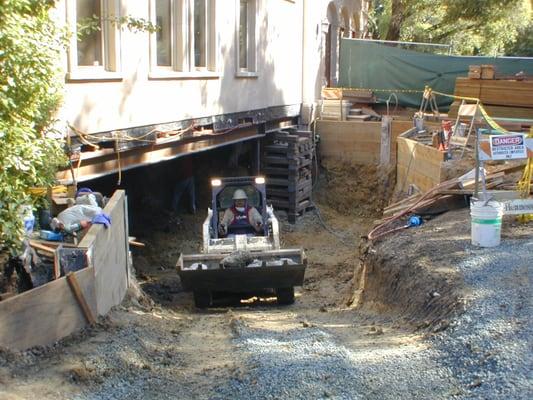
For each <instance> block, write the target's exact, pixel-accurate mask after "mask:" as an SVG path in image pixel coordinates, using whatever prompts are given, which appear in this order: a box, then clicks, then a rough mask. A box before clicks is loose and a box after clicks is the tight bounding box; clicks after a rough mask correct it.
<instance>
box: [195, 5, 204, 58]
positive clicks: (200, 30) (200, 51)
mask: <svg viewBox="0 0 533 400" xmlns="http://www.w3.org/2000/svg"><path fill="white" fill-rule="evenodd" d="M205 2H206V0H194V25H193V30H194V66H195V67H197V68H206V67H207V62H206V48H207V41H206V39H207V35H206V31H207V24H206V19H207V18H206V12H207V9H206V4H205Z"/></svg>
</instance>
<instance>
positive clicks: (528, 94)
mask: <svg viewBox="0 0 533 400" xmlns="http://www.w3.org/2000/svg"><path fill="white" fill-rule="evenodd" d="M455 95H456V96H461V97H475V98H478V99H480V100H481V102H482V103H483V105H484V106H485V108H486V110H487V112H488V113H489V114H490V115H491V116H492V117H501V118H526V119H533V80H513V79H491V80H489V79H468V78H457V79H456V81H455ZM460 103H461V102H460V101H459V100H457V101H455V102H454V103H453V104H452V105H451V107H450V111H449V113H448V115H449V116H453V117H454V116H456V115H457V110H458V108H459V105H460Z"/></svg>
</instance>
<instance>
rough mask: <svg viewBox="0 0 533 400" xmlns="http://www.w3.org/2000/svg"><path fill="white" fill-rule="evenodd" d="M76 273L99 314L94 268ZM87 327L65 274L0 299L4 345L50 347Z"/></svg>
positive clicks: (0, 335)
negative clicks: (7, 297) (28, 289)
mask: <svg viewBox="0 0 533 400" xmlns="http://www.w3.org/2000/svg"><path fill="white" fill-rule="evenodd" d="M74 275H75V276H76V279H77V281H78V283H79V285H80V288H81V291H82V293H83V296H84V297H85V300H86V301H87V303H88V305H89V308H90V309H91V311H92V312H93V313H94V314H96V293H95V278H94V268H92V267H90V268H85V269H83V270H80V271H77V272H74ZM84 326H86V320H85V317H84V316H83V313H82V311H81V308H80V306H79V305H78V303H77V301H76V298H75V297H74V295H73V293H72V290H71V289H70V287H69V285H68V282H67V280H66V278H65V277H63V278H59V279H57V280H55V281H52V282H49V283H47V284H45V285H43V286H39V287H37V288H35V289H32V290H30V291H28V292H24V293H21V294H19V295H17V296H14V297H11V298H9V299H6V300H4V301H1V302H0V347H6V348H9V349H14V350H25V349H27V348H30V347H33V346H46V345H49V344H52V343H54V342H56V341H57V340H59V339H61V338H63V337H65V336H68V335H70V334H71V333H73V332H76V331H77V330H79V329H81V328H83V327H84Z"/></svg>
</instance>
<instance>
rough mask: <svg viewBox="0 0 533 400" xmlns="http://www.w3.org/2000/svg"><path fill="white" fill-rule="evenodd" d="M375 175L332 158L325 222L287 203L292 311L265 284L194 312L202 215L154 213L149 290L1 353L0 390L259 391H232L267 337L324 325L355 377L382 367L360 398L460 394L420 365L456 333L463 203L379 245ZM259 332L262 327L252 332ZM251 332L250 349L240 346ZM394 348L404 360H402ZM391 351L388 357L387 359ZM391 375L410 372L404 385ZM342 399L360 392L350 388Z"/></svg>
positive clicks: (249, 374)
mask: <svg viewBox="0 0 533 400" xmlns="http://www.w3.org/2000/svg"><path fill="white" fill-rule="evenodd" d="M369 173H370V174H373V175H371V176H372V177H376V173H377V172H376V171H375V170H374V171H370V170H369V169H368V168H361V167H357V166H342V165H340V166H339V165H337V166H330V169H329V173H328V175H327V179H325V180H323V181H321V182H320V184H319V187H318V189H317V190H319V191H320V195H318V196H315V197H316V198H315V201H316V204H317V205H318V209H319V212H320V216H321V217H320V218H319V217H318V214H317V213H316V212H309V213H307V214H306V215H304V216H303V217H301V218H300V219H299V220H298V222H297V224H295V225H290V224H288V223H287V221H286V216H285V215H284V213H282V212H280V213H279V217H280V220H281V226H282V246H283V247H287V248H288V247H303V248H304V249H305V251H306V253H307V256H308V260H309V265H308V268H307V271H306V276H305V282H304V285H303V287H302V288H298V289H297V290H296V302H295V304H294V305H291V306H286V307H279V306H277V305H276V304H275V300H274V299H273V298H272V296H271V295H269V294H268V293H262V294H257V295H255V296H254V297H250V298H246V299H242V300H240V301H239V300H235V299H229V300H231V301H228V299H222V300H221V302H220V303H218V305H217V306H216V307H213V308H210V309H209V310H204V311H200V310H197V309H195V307H194V305H193V300H192V295H191V294H190V293H186V292H184V291H183V290H182V288H181V285H180V281H179V278H178V276H177V274H176V270H175V264H176V261H177V259H178V256H179V253H181V252H184V253H195V252H198V250H199V247H200V237H201V231H200V230H201V223H202V222H203V219H204V215H202V213H200V212H199V213H198V214H196V215H189V214H184V215H180V216H179V217H172V215H170V214H168V213H166V212H163V211H161V212H159V213H155V212H154V213H153V214H152V215H151V216H150V218H149V219H146V221H147V222H146V224H145V226H144V230H143V231H141V232H136V233H135V236H136V237H137V240H138V241H140V242H144V243H146V247H145V248H133V249H132V252H133V260H134V267H135V268H136V271H137V277H138V282H139V284H140V287H141V288H142V290H143V291H144V292H145V293H146V295H147V297H144V298H143V297H142V296H141V297H139V293H137V294H134V295H131V296H130V297H129V299H128V300H127V301H125V302H124V303H123V304H122V305H121V306H119V307H116V308H115V309H114V310H113V311H112V312H111V313H110V314H109V315H108V316H107V317H106V318H104V319H102V320H101V321H100V323H99V325H98V326H97V327H96V328H93V329H88V330H86V331H84V332H82V333H80V334H78V335H74V336H73V337H70V338H67V339H65V340H63V341H62V342H61V343H58V344H56V345H54V346H50V347H47V348H36V349H30V350H28V351H26V352H22V353H12V352H9V351H5V350H4V351H2V352H0V384H1V385H0V399H126V398H128V399H137V398H157V399H175V398H184V399H186V398H187V399H188V398H191V399H192V398H195V399H196V398H198V399H208V398H209V399H211V398H213V399H218V398H220V399H222V398H250V396H249V395H244V394H243V395H242V396H241V395H235V394H232V395H231V397H230V396H229V395H226V394H227V393H230V392H231V390H233V389H232V388H235V385H237V386H239V385H240V386H239V387H241V386H242V385H245V386H246V387H247V388H252V389H251V390H252V392H253V386H254V385H257V384H258V382H257V381H255V382H254V379H255V378H254V376H255V375H254V371H255V370H254V368H256V366H257V365H256V364H253V363H252V364H250V360H251V359H250V352H252V353H253V352H254V351H256V350H258V349H259V348H260V343H262V342H260V341H261V340H266V339H265V337H264V336H266V337H268V338H270V340H275V341H276V343H277V345H280V346H281V347H283V346H284V344H283V342H282V341H279V337H280V336H279V335H281V337H284V338H287V337H291V336H294V335H296V336H295V337H296V338H297V339H296V340H304V339H298V338H300V336H298V335H300V333H302V332H303V331H302V330H308V331H309V332H311V333H313V332H319V333H320V334H318V333H317V335H318V336H317V338H313V340H314V341H318V342H320V341H321V340H323V339H322V338H323V337H325V336H323V335H327V337H328V338H331V340H332V341H334V342H335V344H336V345H338V346H340V347H342V348H343V349H345V350H343V352H348V353H349V354H352V356H350V357H352V358H354V357H355V358H357V357H359V358H361V357H363V356H362V355H364V357H363V358H361V359H362V360H364V362H363V364H362V365H360V366H359V367H358V368H360V369H359V373H360V375H361V376H371V377H372V379H370V380H369V381H368V382H367V383H365V385H368V387H367V386H365V388H366V389H365V390H366V391H365V394H364V396H365V397H364V398H375V399H378V398H396V397H395V396H398V393H405V395H406V396H408V397H409V393H410V394H411V395H413V393H415V392H409V390H410V389H409V387H411V386H410V385H412V387H416V388H417V389H416V393H427V392H424V390H425V389H426V388H425V387H422V388H420V384H421V383H420V382H424V383H422V384H427V385H429V387H430V388H431V389H432V390H437V391H436V392H434V393H437V394H436V395H435V396H429V397H434V398H443V395H442V393H445V392H442V393H440V394H439V392H438V390H440V388H443V387H446V393H448V392H450V393H460V390H458V389H456V387H455V383H454V381H453V379H451V378H450V380H448V381H446V383H445V384H444V383H443V382H441V381H439V380H438V379H440V378H435V377H432V378H431V379H429V378H428V382H427V383H425V381H424V380H422V381H421V380H420V379H418V376H419V374H418V371H420V370H428V371H429V370H431V369H432V368H433V364H427V365H426V364H425V360H426V357H425V354H426V353H424V351H426V350H425V349H426V348H427V347H428V346H429V344H428V341H427V336H428V335H437V334H439V332H442V331H444V330H446V328H447V326H448V324H449V321H450V320H452V319H453V318H455V316H456V315H458V313H460V312H461V310H462V308H463V307H464V304H465V303H464V302H463V301H462V299H463V298H464V295H465V291H466V290H467V289H466V288H465V286H464V283H463V280H462V277H461V274H460V273H459V272H458V271H457V269H455V268H453V265H454V263H455V262H456V261H457V260H459V259H461V258H463V257H465V256H466V255H465V254H466V253H465V252H466V250H467V249H466V248H467V247H468V244H467V228H465V226H466V222H465V221H466V216H465V213H466V212H467V211H466V210H464V211H459V212H451V213H447V214H444V215H442V216H440V217H438V218H435V219H434V220H432V221H430V222H429V223H428V224H425V225H423V226H422V227H420V228H417V229H410V230H406V231H403V232H400V233H397V234H394V235H391V236H389V237H386V238H384V239H383V240H382V241H380V242H378V243H375V244H372V245H371V244H369V243H365V242H364V241H363V242H361V237H362V236H364V235H366V233H368V231H369V229H370V226H371V224H372V221H373V220H374V219H376V218H377V217H378V216H379V211H380V207H382V205H383V204H385V203H386V198H382V197H381V196H383V197H386V194H388V193H390V191H391V190H392V185H390V184H389V182H388V180H387V179H374V178H371V179H368V176H369V175H368V174H369ZM363 176H366V179H365V178H364V177H363ZM352 181H353V182H356V183H355V184H354V183H352ZM376 182H377V183H376ZM509 225H510V226H511V228H510V230H508V231H507V232H506V235H511V234H513V235H514V234H519V235H525V236H527V235H530V232H531V228H530V227H526V228H524V227H521V226H515V225H513V223H510V222H509ZM452 232H453V235H452ZM452 236H455V237H454V238H452ZM504 237H505V236H504ZM250 332H252V333H253V335H255V334H256V333H257V332H260V333H261V335H264V336H257V337H256V336H253V335H252V337H251V338H248V336H247V335H250ZM321 335H322V336H321ZM243 338H244V339H246V340H245V341H246V343H248V344H247V346H252V348H251V350H250V348H247V347H246V346H244V347H243V344H242V341H243ZM254 338H255V339H254ZM254 340H255V342H254ZM328 340H329V339H328ZM250 343H251V344H250ZM254 343H256V344H257V345H255V344H254ZM266 343H270V342H268V341H267V342H266ZM279 343H281V344H279ZM313 343H315V342H313ZM277 345H276V346H277ZM254 346H255V347H254ZM268 346H271V345H268ZM305 349H307V347H304V352H305V351H307V350H305ZM327 351H329V350H327ZM348 353H346V354H348ZM342 354H344V353H342ZM353 354H355V355H353ZM406 354H407V355H406ZM417 354H418V358H417V357H415V355H417ZM397 355H401V357H402V358H401V366H400V364H397V363H396V362H395V361H394V360H395V357H396V356H397ZM411 355H413V356H411ZM289 357H290V355H289ZM295 357H296V355H295ZM302 357H303V356H302ZM412 357H414V358H412ZM355 358H354V359H355ZM419 359H422V360H424V361H423V363H422V364H420V362H422V361H416V360H419ZM252 360H253V358H252ZM261 360H262V359H260V360H259V361H258V362H259V363H260V362H262V361H261ZM379 360H382V361H379ZM387 360H388V361H387ZM391 360H392V363H393V365H392V366H390V367H388V368H384V369H383V370H382V369H380V366H381V365H382V363H385V362H386V361H387V362H391ZM410 360H411V361H412V364H409V362H410ZM354 362H355V361H354ZM312 364H313V370H315V369H317V368H316V366H318V367H319V368H318V370H320V368H322V366H321V364H320V360H318V361H316V360H313V363H312ZM315 364H316V366H315ZM334 364H336V363H334ZM396 366H398V368H400V370H401V371H403V369H404V368H408V370H409V371H411V370H412V371H411V372H409V373H408V374H407V372H406V375H405V376H404V375H401V374H402V373H403V372H400V373H399V374H400V375H398V377H397V379H399V380H396V381H395V380H394V379H392V376H391V374H394V373H395V372H394V371H395V369H396ZM406 366H407V367H406ZM334 367H335V366H333V368H334ZM295 368H297V367H295ZM301 368H303V367H301ZM328 368H330V367H328ZM343 368H344V367H343ZM365 368H370V369H365ZM409 368H410V369H409ZM333 371H335V369H333ZM343 371H344V370H343ZM355 371H356V372H357V369H356V370H355ZM382 371H383V372H382ZM391 371H392V372H391ZM406 371H407V370H406ZM413 371H414V372H413ZM342 373H344V372H342V371H341V372H338V371H337V372H331V371H329V370H328V375H327V376H329V378H328V377H327V376H326V377H325V378H324V379H326V380H325V381H324V383H323V384H322V385H323V386H322V387H324V391H323V392H321V393H318V392H317V393H315V392H305V391H303V392H302V393H299V394H298V395H297V396H296V395H295V396H292V395H287V394H283V393H289V390H290V388H289V387H288V388H287V391H285V389H283V391H282V392H276V393H281V394H280V395H279V396H278V398H280V397H284V396H285V398H293V397H296V398H324V397H329V395H328V393H329V390H330V389H331V388H332V387H333V386H332V385H333V383H331V382H333V381H335V376H336V374H339V375H338V376H339V377H341V378H340V380H341V381H342V380H343V379H345V378H344V375H342ZM304 375H305V370H304ZM439 376H440V375H439ZM250 379H251V381H250ZM299 379H300V378H299ZM395 379H396V378H395ZM432 379H435V381H433V380H432ZM447 379H448V378H447ZM404 380H406V381H405V382H404ZM284 382H285V381H284ZM286 382H287V385H288V386H291V385H292V386H294V382H292V383H291V381H286ZM328 382H329V383H328ZM390 382H401V387H399V386H395V387H391V384H390ZM450 382H451V383H450ZM269 384H270V383H269V381H268V380H267V381H265V382H262V383H260V385H263V386H264V385H267V386H268V385H269ZM340 384H341V385H342V384H346V387H348V386H349V385H348V383H347V382H341V383H340ZM328 385H329V386H328ZM263 386H261V387H263ZM393 386H394V385H393ZM228 388H229V389H228ZM230 389H231V390H230ZM277 389H280V388H277ZM326 389H327V390H326ZM228 390H229V392H228ZM280 390H281V389H280ZM331 390H332V389H331ZM354 390H355V389H354ZM401 390H406V392H401ZM231 393H233V392H231ZM243 393H244V392H243ZM395 393H396V394H395ZM384 394H388V395H384ZM261 396H262V395H260V394H257V395H256V397H257V398H262V397H261ZM334 397H335V396H334ZM337 397H338V398H362V397H360V396H355V395H353V393H352V394H351V395H350V394H348V395H345V396H342V395H340V396H337ZM400 397H401V396H400ZM411 397H412V396H411Z"/></svg>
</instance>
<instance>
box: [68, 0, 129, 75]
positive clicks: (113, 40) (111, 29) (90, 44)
mask: <svg viewBox="0 0 533 400" xmlns="http://www.w3.org/2000/svg"><path fill="white" fill-rule="evenodd" d="M118 6H119V5H118V0H68V1H67V8H66V10H67V21H68V24H69V27H70V29H71V31H72V36H71V39H70V46H69V50H68V75H67V79H71V80H76V79H84V80H85V79H117V78H120V75H119V74H118V72H119V71H120V30H119V28H118V27H117V26H115V25H114V24H112V23H111V21H110V20H111V19H112V18H114V17H118V16H119V9H118ZM93 16H96V17H97V18H99V22H97V24H96V26H97V28H98V29H96V30H91V31H89V32H88V33H85V34H83V35H81V36H80V37H78V36H79V35H78V26H79V25H80V24H81V25H87V22H88V21H89V20H90V19H91V18H93Z"/></svg>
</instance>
